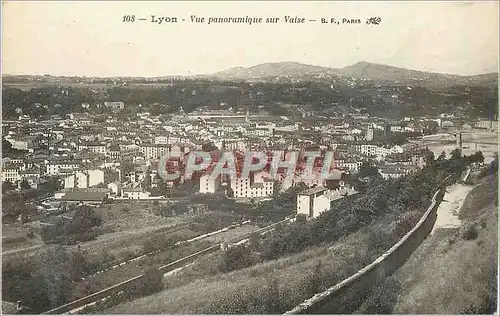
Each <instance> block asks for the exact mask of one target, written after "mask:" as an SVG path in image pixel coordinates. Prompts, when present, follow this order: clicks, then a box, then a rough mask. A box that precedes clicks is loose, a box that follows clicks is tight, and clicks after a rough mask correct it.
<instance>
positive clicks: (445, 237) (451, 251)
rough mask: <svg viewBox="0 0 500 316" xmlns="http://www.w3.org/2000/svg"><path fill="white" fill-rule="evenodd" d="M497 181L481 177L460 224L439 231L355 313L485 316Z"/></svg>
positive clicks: (492, 293) (493, 257)
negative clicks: (468, 315)
mask: <svg viewBox="0 0 500 316" xmlns="http://www.w3.org/2000/svg"><path fill="white" fill-rule="evenodd" d="M497 193H498V180H497V179H496V175H495V177H488V178H483V179H482V180H481V183H480V184H479V185H478V186H477V187H476V188H474V189H473V190H472V191H471V192H470V193H469V195H468V196H467V198H466V201H465V203H464V205H463V207H462V209H461V211H460V218H461V219H462V225H461V227H458V228H450V229H440V230H438V231H436V233H435V234H434V235H431V236H429V238H428V239H426V240H425V241H424V243H423V244H422V245H421V246H420V247H419V248H418V249H417V251H416V252H415V253H414V254H412V256H411V257H410V259H409V260H408V261H407V262H406V263H405V265H403V266H402V267H401V268H400V269H399V270H398V271H397V272H396V273H395V274H394V275H393V276H391V277H390V278H387V279H386V280H385V281H384V282H383V283H382V284H381V285H380V286H379V287H376V288H375V289H374V290H373V291H372V294H371V295H370V296H369V297H368V298H367V300H366V301H365V304H364V305H363V306H362V308H361V309H360V310H359V312H360V313H397V314H462V313H473V314H474V313H476V314H477V313H479V314H489V313H491V311H490V310H488V306H489V305H491V303H492V301H493V300H491V299H492V298H496V291H497V290H496V284H497V283H496V282H497V275H498V271H497V267H498V253H497V249H498V244H497V240H498V198H497Z"/></svg>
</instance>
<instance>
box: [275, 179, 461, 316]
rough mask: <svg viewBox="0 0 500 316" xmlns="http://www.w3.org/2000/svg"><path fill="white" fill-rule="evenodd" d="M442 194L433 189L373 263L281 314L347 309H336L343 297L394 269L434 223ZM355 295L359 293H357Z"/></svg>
mask: <svg viewBox="0 0 500 316" xmlns="http://www.w3.org/2000/svg"><path fill="white" fill-rule="evenodd" d="M449 179H451V178H450V177H448V178H447V179H445V180H444V181H443V183H444V185H446V183H447V181H448V180H449ZM444 194H445V187H442V188H440V189H439V190H437V191H436V192H435V193H434V196H433V197H432V202H431V205H430V206H429V207H428V208H427V210H426V212H425V213H424V215H423V216H422V218H421V219H420V221H419V222H418V223H417V224H416V225H415V227H413V228H412V229H411V230H410V231H409V232H408V233H407V234H406V235H405V236H403V237H402V238H401V239H400V240H399V241H398V242H397V243H396V244H395V245H394V246H392V247H391V248H390V249H389V250H387V251H386V252H385V253H384V254H382V255H381V256H380V257H378V258H377V259H376V260H375V261H374V262H372V263H371V264H369V265H368V266H366V267H364V268H363V269H361V270H359V271H358V272H356V273H355V274H354V275H352V276H350V277H349V278H347V279H345V280H343V281H341V282H340V283H337V284H336V285H334V286H333V287H331V288H329V289H327V290H326V291H324V292H321V293H318V294H316V295H315V296H313V297H312V298H310V299H308V300H306V301H304V302H303V303H301V304H300V305H298V306H296V307H295V308H294V309H292V310H290V311H288V312H286V313H285V315H287V314H333V313H338V312H340V313H348V312H350V311H348V310H342V311H339V310H338V307H339V306H342V302H344V304H345V300H352V299H355V297H356V292H357V291H368V290H369V288H370V286H372V285H374V284H376V283H377V282H379V281H381V280H383V279H384V278H385V277H387V276H389V275H391V274H392V273H393V272H395V271H396V270H397V269H398V268H399V267H400V266H401V265H402V264H403V263H404V262H406V260H407V259H408V258H409V256H410V255H411V254H412V253H413V251H415V249H417V247H418V246H419V245H420V244H421V243H422V241H423V240H424V239H425V238H426V237H427V236H428V235H429V233H430V232H431V230H432V228H433V226H434V223H435V222H436V218H437V209H438V207H439V204H440V203H441V201H442V199H443V197H444ZM357 296H360V295H359V293H358V294H357ZM349 304H352V301H350V302H349Z"/></svg>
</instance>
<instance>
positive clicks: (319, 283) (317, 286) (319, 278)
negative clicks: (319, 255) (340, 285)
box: [309, 260, 323, 296]
mask: <svg viewBox="0 0 500 316" xmlns="http://www.w3.org/2000/svg"><path fill="white" fill-rule="evenodd" d="M322 290H323V275H322V273H321V260H318V262H317V263H316V265H315V266H314V269H313V271H312V272H311V276H310V280H309V295H310V296H313V295H314V294H316V293H319V292H321V291H322Z"/></svg>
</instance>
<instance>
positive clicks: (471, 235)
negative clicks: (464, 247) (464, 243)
mask: <svg viewBox="0 0 500 316" xmlns="http://www.w3.org/2000/svg"><path fill="white" fill-rule="evenodd" d="M478 235H479V231H478V230H477V228H476V227H475V226H469V227H467V229H466V230H465V231H464V232H463V234H462V238H463V239H465V240H474V239H476V238H477V236H478Z"/></svg>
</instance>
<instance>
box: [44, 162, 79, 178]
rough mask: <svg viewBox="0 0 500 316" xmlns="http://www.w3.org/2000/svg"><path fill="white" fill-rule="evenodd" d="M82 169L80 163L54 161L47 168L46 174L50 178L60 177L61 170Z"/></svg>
mask: <svg viewBox="0 0 500 316" xmlns="http://www.w3.org/2000/svg"><path fill="white" fill-rule="evenodd" d="M79 167H80V164H79V163H78V162H74V161H69V160H68V161H64V160H62V161H52V162H49V163H48V164H47V166H46V172H47V175H49V176H57V175H59V170H60V169H66V170H67V169H77V168H79Z"/></svg>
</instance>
